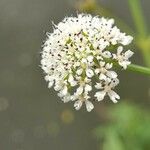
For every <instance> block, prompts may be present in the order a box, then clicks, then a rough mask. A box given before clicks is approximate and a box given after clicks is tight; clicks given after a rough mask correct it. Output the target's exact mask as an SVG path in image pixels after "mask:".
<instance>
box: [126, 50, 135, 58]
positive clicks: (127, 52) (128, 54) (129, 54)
mask: <svg viewBox="0 0 150 150" xmlns="http://www.w3.org/2000/svg"><path fill="white" fill-rule="evenodd" d="M133 54H134V53H133V52H132V51H131V50H128V51H126V52H125V58H126V59H128V58H130V57H131V56H132V55H133Z"/></svg>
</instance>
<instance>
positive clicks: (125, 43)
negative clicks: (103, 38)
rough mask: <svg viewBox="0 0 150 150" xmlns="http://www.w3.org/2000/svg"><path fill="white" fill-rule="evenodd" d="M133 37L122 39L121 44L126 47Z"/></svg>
mask: <svg viewBox="0 0 150 150" xmlns="http://www.w3.org/2000/svg"><path fill="white" fill-rule="evenodd" d="M132 40H133V37H132V36H126V37H124V38H123V39H122V41H121V44H123V45H128V44H130V43H131V42H132Z"/></svg>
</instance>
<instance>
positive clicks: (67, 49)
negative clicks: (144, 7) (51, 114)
mask: <svg viewBox="0 0 150 150" xmlns="http://www.w3.org/2000/svg"><path fill="white" fill-rule="evenodd" d="M132 40H133V38H132V37H131V36H130V35H126V34H125V33H122V32H121V31H120V30H119V29H118V28H117V27H116V26H115V25H114V19H106V18H104V17H101V18H100V17H99V16H96V17H92V16H91V15H88V14H78V15H77V17H66V18H65V19H64V20H63V21H62V22H60V23H58V25H54V30H53V33H47V39H46V41H45V43H44V44H43V50H42V59H41V67H42V69H43V71H44V73H45V80H46V81H47V82H48V87H49V88H51V87H54V90H55V91H57V92H58V96H59V97H60V99H61V100H62V101H63V102H64V103H66V102H74V108H75V109H76V110H79V109H80V108H81V107H82V105H83V104H84V105H85V107H86V109H87V111H88V112H90V111H91V110H93V108H94V105H93V103H92V102H91V99H90V98H91V97H92V96H91V95H92V94H91V93H93V92H94V97H95V98H96V99H97V101H102V100H103V99H104V98H105V96H108V97H109V98H110V99H111V100H112V101H113V102H114V103H116V102H117V100H118V99H120V96H119V95H118V94H117V93H116V92H115V91H114V88H115V87H116V86H117V85H118V84H119V79H118V75H117V73H116V71H115V70H114V67H113V63H110V62H113V61H114V60H115V61H116V62H118V64H119V65H120V66H122V67H123V68H124V69H126V68H127V66H128V65H129V64H130V63H131V62H130V61H129V58H130V57H131V56H132V55H133V52H132V51H130V50H127V51H124V50H123V49H124V46H125V45H128V44H130V43H131V41H132ZM118 45H120V46H118ZM110 48H113V49H112V50H110ZM95 90H96V91H95Z"/></svg>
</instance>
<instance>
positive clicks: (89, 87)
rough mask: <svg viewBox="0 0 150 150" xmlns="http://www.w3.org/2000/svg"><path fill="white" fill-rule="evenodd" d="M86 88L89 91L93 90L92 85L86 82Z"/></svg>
mask: <svg viewBox="0 0 150 150" xmlns="http://www.w3.org/2000/svg"><path fill="white" fill-rule="evenodd" d="M84 89H85V92H89V91H91V90H92V86H90V85H88V84H86V85H85V88H84Z"/></svg>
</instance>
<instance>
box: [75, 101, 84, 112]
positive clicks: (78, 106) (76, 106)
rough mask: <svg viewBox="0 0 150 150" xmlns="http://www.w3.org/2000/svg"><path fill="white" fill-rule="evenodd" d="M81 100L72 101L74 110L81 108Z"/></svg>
mask: <svg viewBox="0 0 150 150" xmlns="http://www.w3.org/2000/svg"><path fill="white" fill-rule="evenodd" d="M82 103H83V102H82V101H81V100H78V101H76V102H75V103H74V107H75V109H76V110H79V109H80V108H81V106H82Z"/></svg>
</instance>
